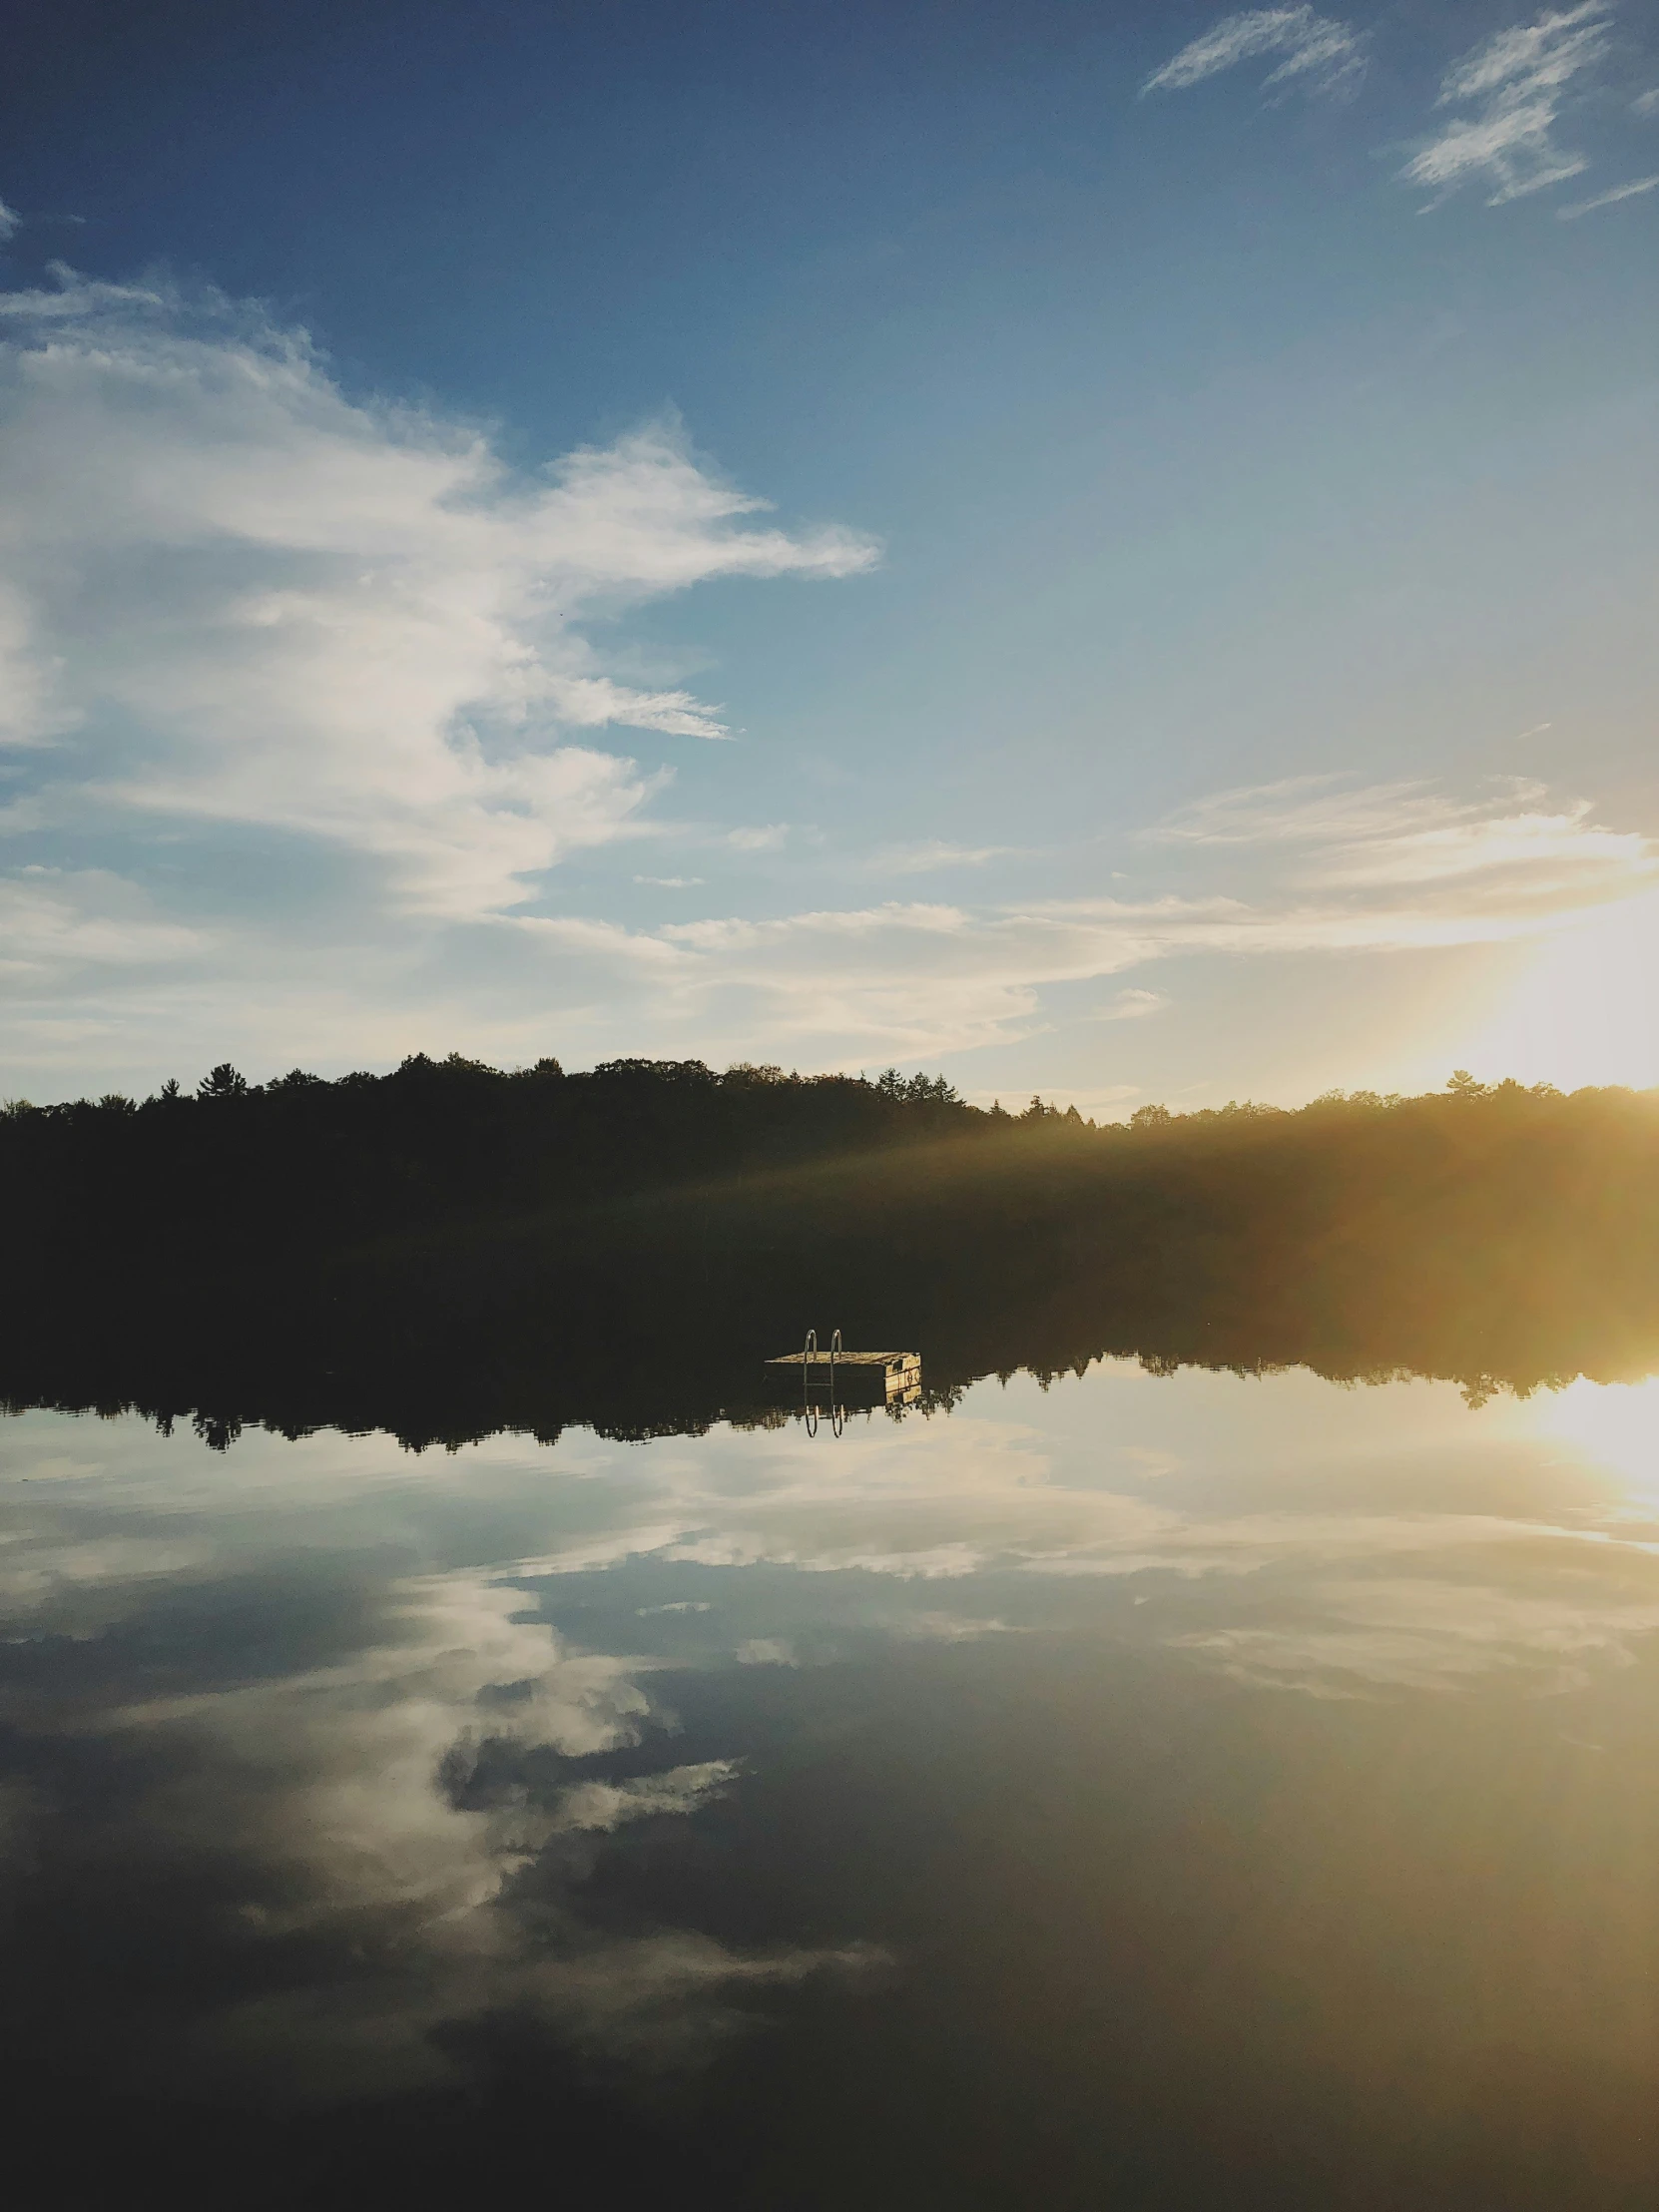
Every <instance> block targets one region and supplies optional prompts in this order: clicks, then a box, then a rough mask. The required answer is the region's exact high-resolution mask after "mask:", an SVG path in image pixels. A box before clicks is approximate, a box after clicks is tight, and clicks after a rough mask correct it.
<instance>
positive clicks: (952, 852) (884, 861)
mask: <svg viewBox="0 0 1659 2212" xmlns="http://www.w3.org/2000/svg"><path fill="white" fill-rule="evenodd" d="M1011 849H1012V848H1011V847H1010V846H1008V845H1005V844H951V843H949V842H948V841H947V840H946V839H945V838H943V837H924V838H922V839H921V840H920V842H919V843H916V844H888V845H883V846H882V847H881V848H880V850H879V851H876V852H872V853H871V854H870V856H869V858H868V860H867V861H866V862H865V863H864V864H865V865H866V866H867V867H868V868H869V870H870V872H871V873H872V874H876V875H928V874H931V873H932V872H933V870H934V869H935V868H946V867H983V866H984V864H985V862H986V861H987V860H995V859H1000V858H1001V857H1002V855H1003V854H1004V853H1005V852H1008V851H1010V850H1011Z"/></svg>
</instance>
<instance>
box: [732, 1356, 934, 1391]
mask: <svg viewBox="0 0 1659 2212" xmlns="http://www.w3.org/2000/svg"><path fill="white" fill-rule="evenodd" d="M766 1365H767V1369H768V1372H769V1374H770V1375H771V1376H772V1377H773V1378H774V1379H775V1381H776V1382H778V1383H788V1382H792V1381H795V1380H796V1379H797V1378H799V1381H800V1383H801V1385H802V1386H803V1387H804V1388H805V1389H807V1390H808V1391H819V1390H822V1391H825V1392H827V1393H829V1394H831V1395H833V1396H836V1397H841V1398H845V1399H846V1400H848V1401H849V1402H854V1401H855V1402H856V1403H858V1404H866V1403H870V1402H875V1403H883V1402H884V1403H886V1404H888V1405H913V1404H914V1403H915V1402H916V1400H917V1399H918V1398H919V1397H920V1395H921V1354H920V1353H919V1352H842V1351H840V1350H839V1348H838V1347H837V1348H835V1349H832V1350H831V1351H829V1352H819V1351H817V1350H816V1349H814V1348H812V1347H811V1346H809V1349H808V1350H807V1351H805V1352H781V1353H780V1354H779V1355H778V1357H777V1359H775V1360H769V1361H768V1362H767V1363H766ZM792 1370H793V1371H794V1373H793V1375H792V1373H791V1372H790V1371H792Z"/></svg>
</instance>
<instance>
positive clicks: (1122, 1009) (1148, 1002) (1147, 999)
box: [1094, 990, 1169, 1021]
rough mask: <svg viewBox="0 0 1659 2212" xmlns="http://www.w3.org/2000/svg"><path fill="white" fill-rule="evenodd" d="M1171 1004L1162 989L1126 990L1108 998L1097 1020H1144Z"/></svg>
mask: <svg viewBox="0 0 1659 2212" xmlns="http://www.w3.org/2000/svg"><path fill="white" fill-rule="evenodd" d="M1168 1004H1169V1000H1168V998H1167V997H1166V996H1165V995H1164V993H1163V992H1162V991H1140V990H1124V991H1119V992H1117V994H1116V995H1115V996H1114V997H1112V998H1110V999H1108V1000H1107V1002H1106V1004H1105V1005H1104V1006H1102V1007H1101V1008H1100V1009H1099V1011H1098V1012H1097V1013H1096V1014H1095V1016H1094V1019H1095V1020H1096V1021H1143V1020H1144V1019H1145V1018H1146V1016H1147V1015H1148V1014H1161V1013H1162V1012H1163V1010H1164V1008H1165V1007H1166V1006H1167V1005H1168Z"/></svg>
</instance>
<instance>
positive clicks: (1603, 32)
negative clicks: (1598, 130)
mask: <svg viewBox="0 0 1659 2212" xmlns="http://www.w3.org/2000/svg"><path fill="white" fill-rule="evenodd" d="M1610 21H1611V10H1610V9H1609V8H1608V7H1607V6H1606V5H1605V4H1604V0H1584V4H1583V5H1582V6H1579V7H1576V8H1568V9H1566V10H1565V11H1564V12H1561V13H1546V14H1544V15H1540V16H1539V17H1538V18H1537V20H1536V21H1535V22H1532V23H1528V24H1520V25H1516V26H1515V27H1514V28H1513V29H1511V30H1507V31H1499V32H1497V33H1495V34H1494V36H1493V37H1491V38H1489V39H1487V40H1486V41H1485V42H1484V44H1482V45H1480V46H1477V47H1476V48H1475V49H1474V50H1473V52H1472V53H1469V54H1465V55H1464V57H1463V59H1462V60H1461V61H1459V62H1457V63H1455V64H1454V65H1453V67H1452V68H1451V69H1449V70H1448V71H1447V72H1446V74H1445V77H1444V78H1443V79H1442V81H1441V85H1440V93H1439V98H1438V100H1437V101H1436V103H1435V105H1436V106H1437V107H1440V108H1447V109H1451V108H1462V109H1465V110H1467V111H1468V112H1467V113H1465V114H1463V115H1460V116H1456V117H1453V118H1452V119H1451V120H1450V121H1448V122H1447V123H1446V124H1445V125H1444V126H1443V127H1442V128H1441V129H1440V130H1439V131H1438V132H1437V133H1436V134H1435V136H1434V137H1432V138H1431V139H1429V140H1427V141H1426V142H1425V143H1424V144H1423V145H1421V146H1419V147H1418V149H1417V151H1416V152H1415V153H1414V154H1413V155H1412V156H1411V159H1410V160H1409V161H1408V162H1407V163H1406V164H1405V167H1404V168H1403V169H1402V170H1401V171H1400V175H1401V177H1402V178H1404V179H1406V180H1407V181H1408V182H1409V183H1411V184H1414V185H1422V186H1426V187H1427V188H1428V189H1429V190H1430V191H1431V192H1433V193H1434V194H1435V196H1436V197H1437V198H1440V197H1443V196H1444V195H1445V194H1446V193H1448V192H1452V191H1454V190H1455V189H1456V188H1457V187H1458V186H1459V185H1462V184H1465V183H1468V182H1470V181H1474V180H1478V181H1480V182H1482V183H1484V184H1486V185H1488V186H1490V187H1491V188H1492V190H1491V192H1490V194H1489V196H1488V198H1487V201H1486V205H1487V206H1488V207H1489V208H1499V207H1502V206H1503V205H1504V204H1505V202H1507V201H1510V200H1519V199H1522V198H1524V197H1525V195H1526V194H1528V193H1533V192H1541V191H1542V190H1543V189H1544V188H1545V187H1546V186H1548V185H1555V184H1561V183H1563V182H1564V181H1565V180H1566V179H1567V178H1569V177H1576V176H1578V174H1579V173H1580V172H1581V171H1582V170H1584V169H1586V168H1588V166H1589V163H1588V159H1587V157H1586V156H1584V155H1582V154H1576V153H1572V152H1570V151H1569V150H1568V149H1566V148H1564V147H1561V146H1559V145H1557V143H1556V141H1555V138H1554V130H1555V125H1556V121H1557V119H1558V117H1559V114H1560V110H1561V104H1562V101H1563V100H1564V98H1565V97H1566V94H1567V91H1568V89H1569V87H1570V86H1571V85H1572V83H1573V81H1574V79H1576V78H1581V77H1584V76H1585V75H1586V74H1588V73H1589V72H1590V71H1592V70H1594V69H1595V68H1596V67H1597V66H1598V65H1599V64H1600V63H1601V62H1602V60H1603V59H1604V58H1605V56H1606V54H1607V50H1608V43H1609V38H1608V30H1609V24H1610Z"/></svg>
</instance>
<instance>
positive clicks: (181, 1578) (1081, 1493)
mask: <svg viewBox="0 0 1659 2212" xmlns="http://www.w3.org/2000/svg"><path fill="white" fill-rule="evenodd" d="M0 1606H3V1611H4V1619H5V1625H4V1636H5V1638H6V1641H5V1642H4V1644H3V1646H0V1674H3V1702H0V1723H3V1733H0V1752H3V1772H4V1781H3V1783H0V1858H3V1862H4V1867H5V1896H6V1899H7V1920H6V1928H5V1950H6V1960H5V1987H6V1991H7V1997H8V2002H7V2004H6V2006H5V2020H6V2025H5V2029H4V2033H5V2037H6V2071H7V2081H8V2087H9V2091H10V2095H9V2100H8V2101H9V2106H10V2113H9V2118H8V2123H7V2126H8V2146H9V2152H10V2158H9V2165H10V2168H11V2171H12V2174H13V2177H14V2178H13V2185H12V2187H13V2194H12V2201H13V2202H16V2203H27V2204H38V2205H43V2206H47V2205H50V2206H58V2205H79V2204H86V2205H98V2206H102V2205H108V2204H115V2203H128V2202H149V2201H156V2202H158V2203H161V2202H165V2203H168V2204H171V2205H194V2204H213V2205H220V2204H246V2203H262V2204H263V2203H292V2202H297V2201H319V2200H326V2201H333V2200H335V2199H337V2200H339V2201H347V2200H349V2201H351V2202H354V2203H359V2204H379V2203H385V2204H387V2205H391V2204H399V2205H403V2204H409V2203H416V2204H422V2203H433V2204H437V2203H443V2204H445V2205H448V2204H451V2203H454V2202H457V2201H460V2200H461V2199H463V2198H464V2197H470V2196H473V2195H476V2194H479V2193H481V2192H486V2191H499V2190H501V2189H503V2188H511V2189H513V2190H515V2191H525V2190H528V2191H531V2192H533V2196H534V2201H537V2202H542V2201H546V2202H551V2203H554V2204H563V2203H565V2202H567V2201H569V2202H574V2201H576V2200H577V2199H578V2198H580V2199H581V2200H582V2201H584V2202H585V2201H591V2200H593V2199H594V2198H595V2197H596V2196H597V2197H599V2198H600V2199H602V2201H604V2202H607V2203H612V2204H615V2203H622V2204H633V2203H642V2204H643V2203H646V2202H648V2201H649V2202H651V2203H653V2204H656V2203H657V2202H659V2201H660V2200H662V2199H663V2198H664V2197H665V2196H666V2197H668V2198H671V2199H673V2200H676V2201H682V2202H685V2201H691V2202H698V2203H702V2202H710V2203H718V2204H726V2205H733V2206H755V2207H791V2206H814V2207H819V2206H823V2207H843V2206H889V2205H890V2206H901V2205H902V2206H934V2205H937V2206H951V2207H955V2206H986V2207H1026V2206H1044V2207H1047V2206H1064V2207H1070V2206H1077V2207H1099V2206H1120V2205H1121V2206H1198V2207H1212V2206H1214V2207H1234V2206H1256V2205H1262V2206H1274V2207H1298V2206H1309V2207H1328V2206H1350V2205H1353V2206H1378V2207H1390V2208H1391V2207H1404V2206H1410V2207H1430V2206H1442V2205H1443V2206H1447V2207H1453V2206H1455V2207H1459V2208H1483V2207H1491V2208H1492V2212H1499V2208H1502V2212H1516V2208H1520V2207H1530V2206H1551V2207H1558V2206H1562V2205H1567V2204H1571V2205H1574V2206H1581V2207H1604V2206H1606V2207H1611V2206H1626V2205H1628V2206H1638V2205H1640V2206H1651V2205H1652V2204H1653V2203H1654V2202H1656V2201H1659V1694H1656V1693H1659V1383H1645V1384H1644V1383H1636V1384H1607V1385H1601V1384H1597V1383H1588V1382H1579V1383H1573V1384H1572V1385H1571V1387H1570V1388H1568V1389H1566V1390H1565V1391H1560V1392H1554V1393H1550V1392H1544V1393H1540V1394H1539V1395H1538V1396H1536V1397H1534V1398H1532V1399H1529V1400H1527V1401H1526V1402H1524V1403H1523V1402H1519V1401H1517V1400H1516V1399H1514V1398H1513V1397H1511V1396H1507V1395H1503V1394H1499V1395H1496V1396H1494V1397H1492V1398H1491V1399H1490V1400H1489V1401H1488V1402H1487V1403H1485V1404H1484V1405H1482V1406H1478V1407H1476V1408H1474V1409H1471V1408H1470V1407H1469V1406H1468V1405H1467V1404H1465V1402H1464V1401H1463V1398H1462V1396H1461V1395H1460V1394H1459V1392H1458V1390H1457V1389H1456V1388H1455V1387H1454V1386H1453V1385H1452V1384H1450V1383H1429V1382H1404V1381H1401V1382H1395V1383H1386V1384H1383V1385H1381V1386H1376V1387H1359V1388H1347V1389H1345V1388H1341V1387H1338V1386H1336V1385H1334V1384H1332V1383H1326V1382H1322V1381H1320V1380H1318V1379H1317V1378H1316V1377H1314V1376H1312V1375H1310V1374H1308V1373H1306V1372H1292V1373H1288V1374H1281V1375H1271V1376H1266V1377H1256V1378H1240V1377H1236V1376H1232V1375H1225V1374H1212V1373H1206V1372H1203V1371H1199V1370H1193V1369H1187V1370H1183V1371H1182V1372H1180V1373H1178V1374H1176V1375H1173V1376H1155V1375H1151V1374H1148V1373H1145V1372H1143V1371H1142V1370H1141V1369H1140V1368H1139V1367H1138V1366H1136V1365H1135V1364H1133V1363H1131V1362H1128V1361H1122V1362H1112V1363H1108V1364H1107V1365H1105V1366H1097V1367H1095V1368H1094V1369H1093V1370H1091V1372H1090V1373H1089V1374H1088V1375H1087V1376H1086V1377H1084V1378H1082V1379H1081V1380H1075V1379H1068V1380H1066V1381H1064V1382H1061V1383H1055V1384H1054V1385H1053V1386H1052V1387H1051V1388H1049V1389H1047V1390H1046V1391H1045V1390H1043V1389H1040V1388H1039V1387H1038V1385H1037V1384H1036V1383H1034V1382H1032V1381H1031V1380H1030V1379H1029V1378H1027V1377H1015V1378H1014V1379H1013V1380H1012V1381H1011V1382H1010V1383H1008V1384H1007V1385H1006V1386H1002V1385H999V1384H998V1383H996V1382H995V1381H994V1380H992V1381H989V1382H982V1383H977V1384H975V1385H974V1386H973V1387H971V1388H970V1389H968V1390H967V1392H966V1393H965V1395H963V1396H962V1397H961V1399H960V1401H959V1402H958V1403H957V1404H956V1405H955V1407H954V1408H953V1409H951V1410H948V1411H946V1410H942V1409H935V1410H933V1411H932V1413H931V1414H930V1415H926V1416H924V1415H923V1414H921V1413H912V1414H910V1415H908V1416H907V1417H905V1418H904V1419H902V1420H893V1419H889V1418H887V1417H885V1416H884V1415H882V1414H880V1413H877V1414H875V1415H874V1416H873V1417H872V1418H869V1419H867V1420H866V1419H864V1418H862V1417H854V1418H853V1419H852V1420H851V1421H850V1422H849V1423H848V1425H847V1426H846V1428H845V1431H844V1433H842V1434H840V1435H835V1434H834V1433H832V1431H831V1429H830V1425H829V1424H828V1423H826V1424H824V1425H821V1426H820V1428H819V1430H818V1433H817V1434H816V1435H809V1434H808V1433H807V1432H806V1430H805V1427H804V1425H803V1424H802V1423H801V1422H799V1421H796V1420H791V1421H789V1422H787V1423H786V1424H785V1425H783V1426H775V1427H770V1428H769V1427H755V1428H744V1427H740V1426H733V1425H731V1424H729V1423H717V1424H716V1425H714V1426H713V1427H711V1428H710V1429H709V1430H708V1431H707V1432H706V1433H702V1434H682V1435H675V1434H667V1435H663V1436H659V1437H657V1438H655V1439H653V1440H650V1441H645V1442H619V1441H613V1440H606V1439H605V1438H603V1437H601V1436H598V1435H596V1434H594V1433H593V1432H591V1431H585V1430H582V1429H567V1430H566V1431H565V1432H564V1433H563V1434H562V1435H560V1436H559V1437H558V1439H557V1441H556V1442H555V1443H552V1444H545V1443H538V1442H536V1441H535V1440H533V1438H531V1437H529V1436H527V1435H521V1434H499V1435H496V1436H494V1437H491V1438H488V1439H486V1440H484V1441H482V1442H478V1443H474V1444H468V1445H466V1446H464V1447H463V1448H461V1449H459V1450H457V1451H454V1452H444V1451H442V1450H436V1449H434V1450H428V1451H425V1452H421V1453H414V1452H410V1451H406V1450H404V1449H401V1448H400V1447H399V1445H398V1444H397V1442H396V1441H395V1440H393V1439H391V1438H390V1437H388V1436H386V1435H385V1434H384V1433H368V1434H363V1435H355V1436H353V1435H346V1434H342V1433H338V1432H335V1431H324V1432H321V1433H317V1434H313V1435H310V1436H306V1437H302V1438H299V1439H298V1440H295V1441H285V1440H283V1439H282V1438H281V1437H279V1436H277V1435H274V1434H271V1433H268V1432H266V1431H264V1430H261V1429H259V1428H255V1427H250V1428H248V1429H246V1430H245V1431H244V1433H243V1434H242V1435H241V1436H240V1438H238V1439H237V1440H236V1441H235V1442H234V1444H233V1446H232V1448H231V1449H230V1450H229V1451H227V1452H224V1453H218V1452H214V1451H210V1450H208V1449H206V1448H205V1447H204V1444H203V1442H202V1440H201V1439H200V1438H199V1437H198V1436H196V1435H194V1434H191V1433H189V1432H187V1431H185V1430H183V1429H181V1430H180V1431H179V1432H178V1433H175V1434H173V1435H172V1436H163V1435H160V1434H158V1433H157V1432H156V1430H155V1429H154V1428H153V1427H152V1426H151V1425H150V1424H149V1423H147V1422H145V1421H144V1420H142V1419H141V1418H139V1417H138V1416H137V1415H132V1414H129V1415H124V1416H121V1417H117V1418H113V1419H99V1418H96V1417H93V1416H91V1415H80V1416H75V1415H69V1414H64V1413H56V1412H46V1411H33V1412H26V1413H23V1414H21V1415H19V1416H17V1417H15V1418H13V1419H11V1420H9V1421H6V1422H5V1423H4V1424H3V1425H0ZM24 2171H32V2172H33V2174H34V2175H35V2176H36V2178H35V2179H34V2180H33V2181H31V2182H29V2183H27V2184H25V2185H24V2188H23V2192H22V2194H21V2195H19V2194H18V2193H16V2192H17V2184H16V2180H15V2177H16V2175H17V2174H18V2173H21V2172H24Z"/></svg>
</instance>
